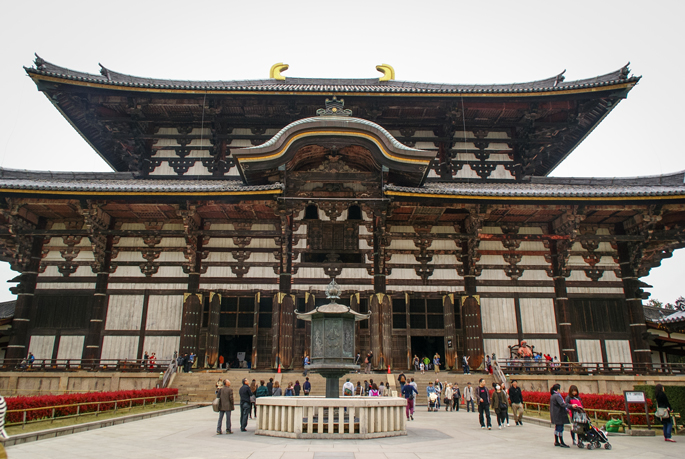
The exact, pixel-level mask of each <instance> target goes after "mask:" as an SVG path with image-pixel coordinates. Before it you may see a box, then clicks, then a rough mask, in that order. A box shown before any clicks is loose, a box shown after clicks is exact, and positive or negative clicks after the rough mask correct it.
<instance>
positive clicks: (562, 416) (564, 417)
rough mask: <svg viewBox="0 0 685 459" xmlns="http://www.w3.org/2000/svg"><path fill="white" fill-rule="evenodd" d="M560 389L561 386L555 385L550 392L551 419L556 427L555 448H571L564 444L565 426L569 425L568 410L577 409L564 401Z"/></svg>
mask: <svg viewBox="0 0 685 459" xmlns="http://www.w3.org/2000/svg"><path fill="white" fill-rule="evenodd" d="M560 389H561V386H560V385H559V384H555V385H553V386H552V388H551V389H550V391H549V393H550V398H549V418H550V421H551V422H552V424H554V425H555V428H554V446H560V447H562V448H570V446H568V445H567V444H566V443H564V425H565V424H568V423H569V420H568V412H567V410H572V409H575V407H574V406H573V405H569V404H568V403H566V402H565V401H564V399H563V398H562V397H561V394H560V393H559V390H560Z"/></svg>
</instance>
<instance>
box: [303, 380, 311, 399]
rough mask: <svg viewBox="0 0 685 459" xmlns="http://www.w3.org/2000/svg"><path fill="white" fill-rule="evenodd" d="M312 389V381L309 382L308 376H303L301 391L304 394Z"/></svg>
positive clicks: (307, 393)
mask: <svg viewBox="0 0 685 459" xmlns="http://www.w3.org/2000/svg"><path fill="white" fill-rule="evenodd" d="M311 391H312V383H310V382H309V376H307V377H306V378H304V384H303V385H302V392H303V393H304V395H309V393H310V392H311Z"/></svg>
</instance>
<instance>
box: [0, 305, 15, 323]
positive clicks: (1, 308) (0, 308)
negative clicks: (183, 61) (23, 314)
mask: <svg viewBox="0 0 685 459" xmlns="http://www.w3.org/2000/svg"><path fill="white" fill-rule="evenodd" d="M16 306H17V300H12V301H3V302H2V303H0V320H3V319H11V318H12V317H14V308H15V307H16Z"/></svg>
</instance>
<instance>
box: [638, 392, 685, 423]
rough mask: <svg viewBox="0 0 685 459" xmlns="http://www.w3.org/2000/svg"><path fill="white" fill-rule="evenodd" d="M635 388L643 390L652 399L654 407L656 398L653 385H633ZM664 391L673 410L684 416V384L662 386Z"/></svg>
mask: <svg viewBox="0 0 685 459" xmlns="http://www.w3.org/2000/svg"><path fill="white" fill-rule="evenodd" d="M634 389H635V390H640V391H643V392H644V393H645V394H646V395H647V398H650V399H652V400H653V401H654V406H655V407H656V400H655V399H654V386H647V385H639V386H634ZM664 392H666V396H667V397H668V401H669V402H670V403H671V407H672V408H673V411H675V412H676V413H680V414H681V415H684V416H685V386H664Z"/></svg>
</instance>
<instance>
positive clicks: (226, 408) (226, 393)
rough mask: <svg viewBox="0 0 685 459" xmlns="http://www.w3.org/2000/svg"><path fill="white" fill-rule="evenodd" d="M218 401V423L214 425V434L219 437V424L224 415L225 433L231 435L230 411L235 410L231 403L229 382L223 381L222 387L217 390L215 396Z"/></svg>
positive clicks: (231, 394) (231, 395) (231, 393)
mask: <svg viewBox="0 0 685 459" xmlns="http://www.w3.org/2000/svg"><path fill="white" fill-rule="evenodd" d="M217 398H218V399H219V423H218V424H217V425H216V433H218V434H219V435H221V423H222V421H223V419H224V415H226V433H227V434H232V433H233V431H232V430H231V411H233V410H234V409H235V405H234V403H233V389H231V381H229V380H228V379H225V380H224V385H223V387H222V388H221V389H219V393H218V394H217Z"/></svg>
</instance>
